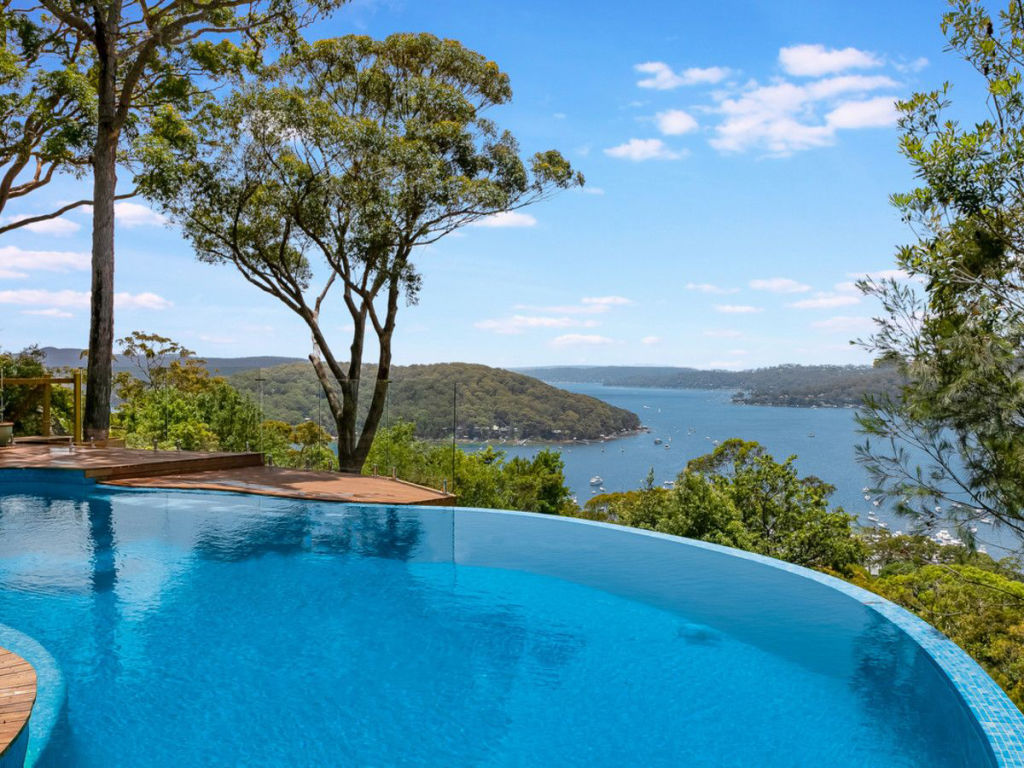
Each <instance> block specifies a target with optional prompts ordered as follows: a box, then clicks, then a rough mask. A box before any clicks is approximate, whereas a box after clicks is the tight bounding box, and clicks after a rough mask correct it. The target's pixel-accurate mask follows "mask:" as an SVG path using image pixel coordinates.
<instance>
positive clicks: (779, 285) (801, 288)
mask: <svg viewBox="0 0 1024 768" xmlns="http://www.w3.org/2000/svg"><path fill="white" fill-rule="evenodd" d="M749 285H750V287H751V288H753V289H754V290H755V291H769V292H770V293H806V292H807V291H809V290H811V286H809V285H804V284H803V283H798V282H797V281H796V280H790V279H789V278H788V277H769V278H766V279H763V280H751V281H750V283H749Z"/></svg>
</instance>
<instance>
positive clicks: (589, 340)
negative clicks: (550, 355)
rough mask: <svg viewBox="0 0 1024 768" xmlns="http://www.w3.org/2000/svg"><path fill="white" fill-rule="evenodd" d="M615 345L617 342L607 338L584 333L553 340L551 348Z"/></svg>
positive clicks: (566, 335)
mask: <svg viewBox="0 0 1024 768" xmlns="http://www.w3.org/2000/svg"><path fill="white" fill-rule="evenodd" d="M614 343H615V340H614V339H609V338H608V337H607V336H597V335H594V334H584V333H567V334H565V335H564V336H558V337H556V338H554V339H552V340H551V346H553V347H571V346H578V345H586V346H600V345H604V344H614Z"/></svg>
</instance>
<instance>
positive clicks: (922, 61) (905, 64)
mask: <svg viewBox="0 0 1024 768" xmlns="http://www.w3.org/2000/svg"><path fill="white" fill-rule="evenodd" d="M893 66H894V67H896V69H898V70H899V71H900V72H920V71H921V70H922V69H924V68H925V67H927V66H928V59H926V58H925V57H924V56H918V57H917V58H916V59H914V60H913V61H898V62H895V63H894V64H893Z"/></svg>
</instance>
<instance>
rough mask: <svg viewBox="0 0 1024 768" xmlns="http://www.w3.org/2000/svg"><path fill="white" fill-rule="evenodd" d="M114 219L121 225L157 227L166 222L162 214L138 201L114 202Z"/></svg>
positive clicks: (128, 226) (129, 227)
mask: <svg viewBox="0 0 1024 768" xmlns="http://www.w3.org/2000/svg"><path fill="white" fill-rule="evenodd" d="M114 219H115V221H117V223H118V224H120V225H121V226H122V227H127V228H128V229H131V228H133V227H159V226H162V225H164V224H166V223H167V219H166V218H165V217H164V216H163V214H160V213H157V212H156V211H154V210H153V209H152V208H150V207H148V206H145V205H140V204H139V203H127V202H121V203H114Z"/></svg>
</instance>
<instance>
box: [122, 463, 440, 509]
mask: <svg viewBox="0 0 1024 768" xmlns="http://www.w3.org/2000/svg"><path fill="white" fill-rule="evenodd" d="M104 484H105V485H117V486H122V487H128V488H192V489H195V490H204V491H235V492H241V493H255V494H258V495H261V496H281V497H284V498H290V499H311V500H312V499H315V500H317V501H340V502H349V503H353V504H424V505H428V506H445V505H448V504H451V503H452V502H453V501H454V499H455V497H454V496H451V495H450V494H446V493H443V492H441V491H438V490H435V489H433V488H427V487H425V486H422V485H416V484H414V483H407V482H405V481H404V480H395V479H393V478H390V477H367V476H365V475H351V474H339V473H336V472H312V471H307V470H302V469H285V468H283V467H245V468H244V469H231V470H217V469H214V470H207V471H204V472H189V473H188V474H180V475H163V476H161V477H134V478H127V479H125V480H106V481H104Z"/></svg>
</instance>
